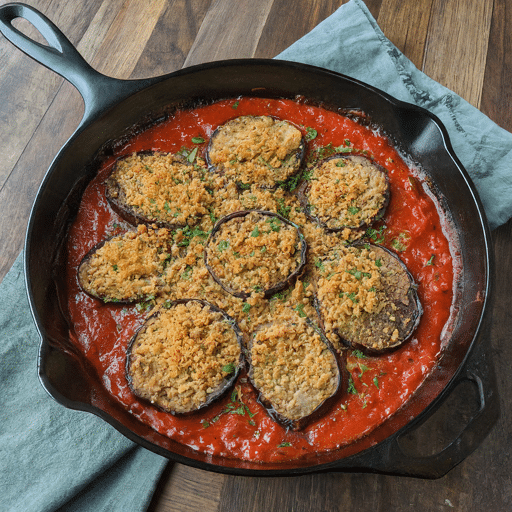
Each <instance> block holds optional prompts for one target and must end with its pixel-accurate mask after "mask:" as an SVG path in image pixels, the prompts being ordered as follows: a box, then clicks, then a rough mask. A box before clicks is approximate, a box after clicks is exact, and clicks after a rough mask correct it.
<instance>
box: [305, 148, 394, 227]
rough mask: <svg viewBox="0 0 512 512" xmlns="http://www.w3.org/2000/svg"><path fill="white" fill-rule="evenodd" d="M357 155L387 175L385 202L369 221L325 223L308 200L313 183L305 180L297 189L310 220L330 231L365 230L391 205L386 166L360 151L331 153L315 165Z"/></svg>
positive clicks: (352, 157)
mask: <svg viewBox="0 0 512 512" xmlns="http://www.w3.org/2000/svg"><path fill="white" fill-rule="evenodd" d="M357 157H359V158H365V159H366V160H368V161H369V162H370V163H371V164H372V165H374V166H375V167H376V168H377V169H378V170H379V171H381V172H382V173H383V174H384V175H385V177H386V183H387V191H386V194H385V197H384V204H383V205H382V207H381V208H380V210H379V211H378V212H377V213H376V214H375V215H374V216H373V217H372V218H371V219H370V220H369V221H363V222H361V223H360V224H359V225H358V226H340V227H338V228H331V227H328V226H327V225H326V224H325V222H323V221H321V220H320V219H319V218H318V217H316V216H315V215H312V213H311V208H310V204H309V201H308V198H307V193H308V191H309V188H310V186H311V183H310V182H309V181H307V180H305V181H303V182H302V183H301V184H300V185H299V187H298V188H297V190H296V192H295V194H296V195H297V199H298V200H299V203H300V205H301V207H302V209H303V211H304V214H305V215H306V217H307V218H308V219H309V220H311V221H312V222H315V223H316V224H318V225H319V226H322V227H323V228H324V229H325V230H326V231H328V232H331V233H337V232H341V231H343V230H345V229H350V230H352V231H354V232H355V231H358V230H365V229H367V228H368V227H369V226H371V225H372V224H373V223H374V222H376V221H377V220H379V219H381V218H382V217H383V216H384V213H385V212H386V209H387V207H388V205H389V201H390V197H391V193H390V187H389V178H388V175H387V171H386V169H385V168H384V167H382V166H381V165H379V164H377V163H376V162H374V161H373V160H372V159H371V158H369V157H368V156H366V155H362V154H359V153H355V154H347V153H336V154H335V155H331V156H329V157H327V158H324V159H323V160H320V161H319V162H317V163H316V164H315V166H314V167H318V166H320V165H322V164H323V163H324V162H327V161H329V160H334V159H336V158H345V159H354V158H357Z"/></svg>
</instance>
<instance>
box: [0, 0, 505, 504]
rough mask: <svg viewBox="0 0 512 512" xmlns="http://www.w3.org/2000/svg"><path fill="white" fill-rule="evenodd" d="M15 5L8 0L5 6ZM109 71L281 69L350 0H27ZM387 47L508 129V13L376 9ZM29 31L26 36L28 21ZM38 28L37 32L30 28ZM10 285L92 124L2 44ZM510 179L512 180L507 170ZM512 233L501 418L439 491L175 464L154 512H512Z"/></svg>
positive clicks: (472, 0)
mask: <svg viewBox="0 0 512 512" xmlns="http://www.w3.org/2000/svg"><path fill="white" fill-rule="evenodd" d="M4 3H7V2H5V1H3V0H1V1H0V4H4ZM26 3H28V4H30V5H33V6H34V7H36V8H38V9H39V10H41V11H42V12H43V13H44V14H46V15H47V16H48V17H49V18H50V19H52V20H53V21H54V23H55V24H56V25H57V26H58V27H59V28H61V29H62V31H63V32H64V33H65V34H66V35H67V36H68V37H69V39H70V40H71V41H72V42H73V44H74V45H75V46H77V47H78V49H79V50H80V52H81V53H82V54H83V55H84V57H85V58H86V59H87V60H88V61H89V62H90V63H91V64H92V65H93V66H94V67H95V68H96V69H98V70H99V71H101V72H104V73H106V74H108V75H111V76H114V77H117V78H141V77H149V76H155V75H159V74H164V73H168V72H171V71H174V70H177V69H179V68H181V67H183V66H188V65H192V64H197V63H202V62H207V61H212V60H218V59H224V58H237V57H274V56H275V55H276V54H278V53H279V52H280V51H282V50H284V49H285V48H286V47H287V46H289V45H290V44H291V43H293V42H294V41H296V40H297V39H299V38H300V37H301V36H303V35H304V34H306V33H307V32H308V31H310V30H311V29H312V28H313V27H314V26H316V25H317V24H318V23H319V22H320V21H322V20H323V19H325V18H326V17H327V16H329V15H330V14H331V13H333V12H334V11H335V10H336V9H337V8H338V7H339V6H340V5H341V4H342V3H344V2H343V1H341V0H303V1H302V2H299V1H296V2H290V0H256V1H255V0H236V1H229V0H188V1H187V0H145V1H141V0H87V1H86V2H84V1H78V0H70V1H67V2H57V1H52V0H26ZM367 5H368V7H369V9H370V11H371V12H372V14H373V15H374V17H375V18H376V19H377V21H378V23H379V25H380V27H381V28H382V29H383V31H384V33H385V34H386V36H387V37H388V38H389V39H390V40H391V41H392V42H393V43H394V44H395V45H396V46H397V47H398V48H399V49H400V50H401V51H403V52H404V53H405V54H406V55H407V56H408V57H409V58H410V59H411V60H412V61H413V62H414V63H415V64H416V66H417V67H419V68H420V69H422V70H423V71H424V72H425V73H426V74H428V75H429V76H431V77H432V78H434V79H435V80H437V81H439V82H440V83H442V84H443V85H445V86H447V87H449V88H451V89H452V90H454V91H455V92H456V93H458V94H460V95H461V96H462V97H463V98H465V99H466V100H468V101H469V102H470V103H472V104H473V105H474V106H475V107H478V108H479V109H481V110H482V111H483V112H484V113H485V114H487V115H488V116H489V117H490V118H491V119H493V120H494V121H495V122H496V123H498V124H499V125H500V126H502V127H503V128H505V129H507V130H512V109H511V108H510V97H511V94H512V86H511V84H512V57H511V55H512V37H510V34H512V2H507V0H415V1H414V2H404V1H402V0H367ZM20 26H25V27H26V26H27V24H25V23H23V24H21V25H20ZM27 30H30V27H29V28H28V29H27ZM0 70H1V71H0V98H1V102H0V108H1V115H0V147H1V151H0V155H1V160H0V211H1V212H2V214H1V215H0V247H1V250H0V278H2V277H3V276H4V275H5V273H6V272H7V270H8V269H9V268H10V266H11V265H12V263H13V261H14V259H15V258H16V256H17V255H18V253H19V252H20V250H21V249H22V246H23V237H24V230H25V226H26V222H27V219H28V215H29V209H30V206H31V203H32V201H33V198H34V196H35V193H36V190H37V187H38V185H39V183H40V181H41V179H42V177H43V175H44V172H45V171H46V169H47V168H48V166H49V164H50V162H51V160H52V158H53V157H54V156H55V154H56V153H57V151H58V150H59V148H60V147H61V146H62V145H63V143H64V142H65V141H66V139H67V138H68V136H69V135H70V134H71V133H72V132H73V131H74V129H75V127H76V126H77V124H78V122H79V120H80V118H81V115H82V103H81V99H80V97H79V95H78V93H77V92H76V91H75V90H74V88H73V87H72V86H70V85H69V84H68V83H67V82H64V81H63V80H62V79H61V78H60V77H59V76H57V75H55V74H54V73H52V72H50V71H48V70H46V69H45V68H43V67H42V66H40V65H39V64H37V63H35V62H34V61H32V60H31V59H29V58H27V57H26V56H25V55H23V54H22V53H21V52H20V51H18V50H16V49H14V47H12V46H11V45H10V43H8V42H7V41H6V40H5V39H4V38H0ZM511 172H512V170H511ZM511 229H512V222H509V223H507V224H506V225H504V226H502V227H500V228H499V229H497V230H496V231H495V232H494V245H495V250H496V266H497V275H498V276H499V278H498V279H497V286H496V306H495V310H494V319H493V324H492V329H491V332H490V333H489V336H490V337H491V339H492V351H493V355H494V361H495V366H496V372H497V378H498V385H499V388H500V394H501V401H502V417H501V419H500V421H499V423H498V424H497V426H496V427H495V428H494V430H493V431H492V432H491V434H490V435H489V436H488V438H487V439H486V440H485V441H484V443H483V444H482V445H481V446H480V447H479V449H478V450H477V451H476V452H475V453H474V454H472V455H471V456H469V457H468V458H467V459H466V460H465V461H464V462H463V463H461V464H460V465H459V466H457V467H456V468H455V469H454V470H452V471H451V472H450V473H449V474H448V475H447V476H445V477H444V478H442V479H439V480H435V481H424V480H418V479H412V478H400V477H392V476H383V475H373V474H364V473H358V474H321V475H309V476H301V477H293V478H272V479H265V478H246V477H234V476H225V475H220V474H214V473H207V472H203V471H200V470H196V469H191V468H188V467H186V466H182V465H179V464H169V465H168V468H167V470H166V472H165V473H164V475H163V478H162V480H161V482H160V484H159V487H158V489H157V492H156V494H155V496H154V499H153V501H152V503H151V505H150V510H151V511H153V512H156V511H159V512H163V511H166V512H169V511H174V510H176V511H180V512H186V511H198V510H201V511H202V512H211V511H217V510H219V511H223V512H225V511H260V510H265V511H274V510H275V511H278V510H279V511H282V510H286V511H291V510H293V511H297V512H299V511H304V512H306V511H307V512H313V511H331V510H345V511H349V510H350V511H352V510H354V511H356V510H357V511H361V510H372V511H373V510H382V509H385V510H393V511H401V510H416V511H418V512H419V511H433V510H450V509H454V510H460V511H482V510H487V509H489V510H495V511H505V510H512V482H511V475H512V458H511V453H510V451H511V444H512V437H511V431H510V427H509V425H510V422H511V419H512V418H511V415H512V401H510V400H509V399H508V397H509V396H510V394H511V392H512V379H510V378H509V363H508V361H510V360H511V359H510V358H512V344H510V343H509V342H508V341H509V338H510V333H511V332H512V315H511V314H510V312H509V306H508V303H509V300H510V299H509V291H510V290H511V289H512V273H511V272H510V270H511V269H512V234H511Z"/></svg>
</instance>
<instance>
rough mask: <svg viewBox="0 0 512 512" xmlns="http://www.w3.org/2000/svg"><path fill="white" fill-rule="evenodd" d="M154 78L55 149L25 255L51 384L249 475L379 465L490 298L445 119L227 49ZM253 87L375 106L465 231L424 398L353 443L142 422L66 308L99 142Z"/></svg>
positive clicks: (352, 84)
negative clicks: (224, 446) (122, 402)
mask: <svg viewBox="0 0 512 512" xmlns="http://www.w3.org/2000/svg"><path fill="white" fill-rule="evenodd" d="M148 84H149V85H148V86H147V87H146V88H144V89H143V90H141V91H139V92H137V93H135V94H133V95H132V96H129V97H128V98H127V99H124V100H121V101H120V102H118V103H117V104H115V105H114V106H113V107H112V108H110V109H107V110H105V111H103V112H100V113H99V114H96V116H95V117H94V118H93V119H91V120H89V122H87V123H85V124H83V125H82V126H81V127H80V128H79V129H78V130H77V132H76V133H75V134H74V136H73V137H72V138H71V139H70V141H69V142H68V143H67V144H66V145H65V146H64V147H63V149H62V150H61V152H60V153H59V155H58V156H57V157H56V159H55V160H54V162H53V164H52V166H51V167H50V170H49V171H48V173H47V175H46V177H45V180H44V182H43V184H42V186H41V188H40V191H39V193H38V196H37V198H36V201H35V203H34V207H33V210H32V214H31V218H30V222H29V228H28V232H27V238H26V254H25V258H26V259H25V263H26V274H27V287H28V293H29V298H30V302H31V307H32V310H33V314H34V317H35V320H36V323H37V326H38V329H39V330H40V333H41V336H42V344H41V350H40V358H39V374H40V378H41V381H42V383H43V385H44V387H45V388H46V389H47V391H48V392H49V393H50V394H51V395H52V396H53V397H54V398H55V399H56V400H57V401H59V402H61V403H62V404H63V405H65V406H66V407H70V408H75V409H81V410H86V411H90V412H92V413H94V414H97V415H99V416H101V417H102V418H104V419H105V420H106V421H108V422H109V423H111V424H113V425H114V426H115V427H116V428H118V429H119V430H120V431H121V432H122V433H124V434H125V435H127V436H128V437H129V438H131V439H133V440H135V441H137V442H139V443H140V444H142V445H143V446H145V447H147V448H149V449H151V450H153V451H156V452H158V453H160V454H162V455H164V456H167V457H170V458H172V459H174V460H177V461H178V462H183V463H187V464H189V465H194V466H197V467H201V468H203V469H212V470H215V471H221V472H229V473H236V474H247V475H254V474H257V475H270V474H294V473H303V472H307V471H316V470H321V469H330V468H333V467H336V468H340V467H341V468H344V467H346V468H350V467H361V466H363V467H366V468H367V469H379V467H378V464H376V465H372V464H373V463H372V460H373V459H372V458H367V457H366V458H365V455H364V451H363V452H362V450H365V449H367V448H369V447H370V446H371V445H373V444H375V443H376V442H381V441H383V440H385V439H387V438H389V436H393V435H394V434H395V433H396V432H398V431H399V429H401V428H402V427H404V426H405V425H408V424H410V422H411V419H413V418H416V417H419V416H421V415H424V414H425V413H426V412H427V410H429V409H430V408H432V407H433V406H434V405H435V404H436V403H437V402H438V401H439V400H440V399H441V398H442V397H443V396H444V394H445V393H446V392H447V389H448V388H449V384H450V383H451V382H452V381H453V380H454V378H455V377H456V375H457V374H458V372H459V371H460V369H461V367H462V366H463V364H464V362H465V360H466V358H467V356H468V354H469V352H470V349H471V348H472V345H473V344H474V342H475V341H476V339H477V337H478V335H479V333H480V330H481V324H482V321H483V319H484V314H485V313H486V310H487V309H488V307H487V306H488V300H489V296H490V285H491V275H492V254H491V249H490V244H489V232H488V228H487V225H486V222H485V218H484V215H483V213H482V208H481V206H480V203H479V200H478V198H477V196H476V193H475V192H474V189H473V186H472V185H471V184H470V181H469V179H468V178H467V175H466V173H465V171H464V170H463V169H462V167H461V165H460V164H459V162H458V160H457V159H456V157H455V156H454V155H453V152H452V150H451V148H450V145H449V142H448V139H447V135H446V132H445V130H444V128H443V127H442V126H441V125H440V123H439V122H438V121H437V120H436V119H435V118H434V117H432V116H431V115H429V114H428V113H426V111H424V110H423V109H420V108H417V107H414V106H410V105H406V104H404V103H401V102H398V101H396V100H393V99H391V98H389V97H388V96H387V95H385V94H383V93H380V92H378V91H376V90H374V89H373V88H371V87H369V86H366V85H363V84H360V83H359V82H357V81H355V80H352V79H350V78H347V77H344V76H342V75H339V74H336V73H332V72H328V71H324V70H320V69H317V68H313V67H311V66H305V65H301V64H293V63H284V62H279V61H274V60H272V61H267V60H250V61H227V62H223V63H213V64H206V65H201V66H196V67H193V68H189V69H186V70H183V71H180V72H178V73H175V74H172V75H168V76H166V77H161V78H157V79H154V80H153V81H151V82H149V83H148ZM242 95H245V96H262V97H287V98H294V97H296V96H297V95H301V96H304V97H306V98H308V99H310V100H311V101H312V102H314V103H315V104H317V103H320V104H323V105H324V106H326V107H331V108H338V109H342V110H351V109H354V110H357V111H363V112H364V113H365V114H366V115H367V116H368V118H369V119H371V121H372V122H373V123H375V124H376V125H378V126H380V127H382V128H383V132H384V133H385V134H387V135H388V136H390V138H391V139H392V141H393V143H394V144H395V145H396V146H397V147H398V148H399V149H400V150H401V151H402V152H403V153H404V154H405V155H407V156H408V157H409V158H410V159H411V160H412V161H414V162H419V163H421V167H422V169H423V170H424V171H425V172H426V174H427V176H428V177H429V178H430V179H431V180H432V183H433V185H432V190H433V192H434V194H435V195H436V197H437V198H438V201H439V202H440V204H441V205H442V206H443V209H445V210H446V211H447V214H448V216H449V217H450V218H451V220H452V223H453V228H454V232H455V233H456V234H457V238H458V247H459V249H460V258H461V264H462V268H463V274H462V278H461V279H459V287H458V290H457V308H458V311H459V312H463V314H458V313H457V312H454V316H453V325H452V329H451V331H452V332H451V335H450V336H449V337H448V342H447V344H446V348H445V350H444V354H443V356H442V358H441V360H440V362H439V365H438V367H437V368H436V369H435V370H434V371H433V372H432V374H431V375H430V376H429V377H428V378H427V379H426V381H425V382H424V384H423V385H422V386H421V387H420V389H419V390H418V392H417V394H416V395H415V396H414V397H413V399H411V400H410V402H409V403H407V404H406V405H405V406H404V407H403V408H402V409H401V410H400V411H399V412H398V413H397V414H396V415H395V416H394V417H392V418H391V419H390V420H388V421H387V422H386V423H385V424H384V425H383V426H382V427H381V428H379V429H377V431H374V433H373V434H372V435H371V436H370V437H367V438H363V439H362V440H361V441H359V442H357V443H354V444H353V445H350V446H348V447H347V448H344V449H342V450H339V451H335V452H331V453H328V454H325V455H322V456H320V457H314V458H310V459H305V460H301V461H294V462H293V463H289V464H282V463H280V464H279V465H272V464H261V463H258V464H255V463H250V462H245V461H237V460H229V459H224V458H222V457H212V456H207V455H201V454H198V453H196V452H194V451H193V450H191V449H189V448H186V447H184V446H182V445H180V444H178V443H176V442H174V441H172V440H169V439H168V438H166V437H165V436H162V435H160V434H158V433H156V432H155V431H153V430H152V429H151V428H149V427H147V426H145V425H143V424H141V423H139V422H138V421H137V420H135V419H134V418H133V417H132V416H131V415H130V414H129V413H128V412H127V411H125V410H123V409H122V408H121V407H120V406H119V405H117V404H116V403H115V402H114V401H113V399H111V398H110V397H109V395H108V393H107V392H106V390H105V389H104V388H103V386H102V385H101V381H100V379H98V377H97V376H95V374H94V372H93V371H92V370H91V369H90V368H88V366H87V362H86V361H83V360H81V359H79V358H77V357H76V356H75V355H74V349H73V344H72V340H71V339H70V334H69V326H68V323H67V319H66V315H65V313H63V310H62V308H61V307H60V304H59V296H60V294H61V292H62V290H63V283H62V282H61V281H60V278H61V277H62V276H64V274H65V273H64V271H63V265H64V262H63V261H62V258H61V256H62V254H61V252H60V251H59V249H60V245H61V243H62V242H63V240H64V238H65V235H66V229H67V227H68V225H69V222H70V221H71V220H72V219H73V217H74V216H75V214H76V211H77V208H78V203H79V199H80V197H81V193H82V191H83V190H84V188H85V186H86V184H87V183H88V181H89V179H90V178H91V177H92V175H93V174H94V172H95V169H96V167H95V162H96V160H95V157H96V155H97V153H98V152H99V151H106V152H108V147H109V143H110V142H109V141H112V140H118V139H122V138H123V137H126V136H129V134H130V130H131V128H132V127H133V126H134V125H139V124H141V120H143V121H142V124H144V122H149V120H154V119H157V118H159V117H161V116H162V115H164V114H165V112H166V111H169V110H171V111H172V110H173V109H174V108H176V107H180V106H196V105H198V104H201V103H205V102H210V101H214V100H217V99H223V98H229V97H237V96H242ZM71 337H72V336H71ZM368 451H369V450H366V452H368ZM359 452H361V453H362V458H361V459H360V460H357V455H356V459H354V457H353V456H354V455H355V454H358V453H359Z"/></svg>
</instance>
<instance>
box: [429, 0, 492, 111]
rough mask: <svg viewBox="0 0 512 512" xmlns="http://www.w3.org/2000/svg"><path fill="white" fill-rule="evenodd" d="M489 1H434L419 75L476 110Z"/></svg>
mask: <svg viewBox="0 0 512 512" xmlns="http://www.w3.org/2000/svg"><path fill="white" fill-rule="evenodd" d="M492 8H493V0H482V1H479V2H467V1H465V0H435V1H434V3H433V7H432V12H431V17H430V26H429V33H428V36H427V41H426V46H425V48H426V52H427V53H426V56H425V59H424V62H423V71H424V72H425V73H426V74H427V75H429V76H430V77H431V78H433V79H434V80H437V81H438V82H440V83H441V84H443V85H445V86H446V87H448V88H449V89H451V90H452V91H454V92H455V93H457V94H459V95H460V96H462V97H463V98H464V99H465V100H467V101H468V102H469V103H471V104H472V105H473V106H475V107H477V108H478V107H479V106H480V99H481V91H482V84H483V80H484V73H485V60H486V55H487V45H488V34H489V31H490V27H491V17H492V16H491V15H492Z"/></svg>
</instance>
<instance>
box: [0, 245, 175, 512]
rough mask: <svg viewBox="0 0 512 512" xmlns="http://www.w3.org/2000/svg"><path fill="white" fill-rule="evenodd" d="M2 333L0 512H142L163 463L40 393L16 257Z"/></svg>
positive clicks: (5, 287)
mask: <svg viewBox="0 0 512 512" xmlns="http://www.w3.org/2000/svg"><path fill="white" fill-rule="evenodd" d="M0 332H1V333H2V336H1V339H2V343H1V344H0V377H1V380H0V385H1V392H0V454H1V465H0V510H2V511H9V512H11V511H12V512H25V511H27V512H28V511H30V512H37V511H53V510H57V509H59V508H60V507H64V508H63V510H66V511H72V510H73V511H74V510H76V511H82V510H83V511H85V510H87V511H90V510H94V511H95V512H100V511H105V512H112V511H127V510H129V511H138V510H145V509H146V508H147V505H148V503H149V500H150V499H151V496H152V494H153V491H154V488H155V485H156V483H157V481H158V478H159V476H160V474H161V472H162V470H163V468H164V467H165V464H166V462H167V460H166V459H164V458H163V457H160V456H159V455H155V454H153V453H152V452H149V451H147V450H145V449H143V448H140V447H138V446H136V445H135V444H134V443H132V442H131V441H129V440H128V439H126V438H125V437H124V436H122V435H121V434H119V433H118V432H117V431H116V430H115V429H114V428H112V427H111V426H110V425H108V424H107V423H105V422H104V421H102V420H100V419H99V418H97V417H96V416H93V415H91V414H89V413H86V412H79V411H71V410H68V409H65V408H64V407H62V406H61V405H59V404H58V403H57V402H55V401H54V400H53V399H52V398H50V397H49V396H48V395H47V393H46V392H45V391H44V389H43V388H42V387H41V385H40V383H39V380H38V377H37V368H36V364H37V351H38V341H39V336H38V334H37V331H36V328H35V325H34V322H33V320H32V316H31V313H30V309H29V305H28V299H27V294H26V291H25V283H24V274H23V260H22V255H20V256H19V257H18V258H17V260H16V262H15V263H14V265H13V267H12V268H11V270H10V271H9V273H8V274H7V276H6V277H5V278H4V280H3V281H2V284H1V285H0Z"/></svg>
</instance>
